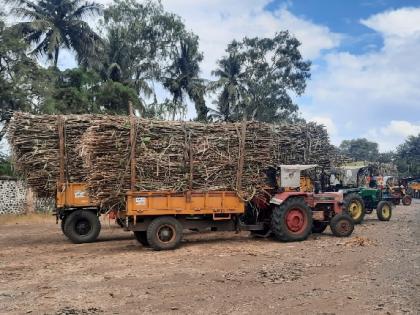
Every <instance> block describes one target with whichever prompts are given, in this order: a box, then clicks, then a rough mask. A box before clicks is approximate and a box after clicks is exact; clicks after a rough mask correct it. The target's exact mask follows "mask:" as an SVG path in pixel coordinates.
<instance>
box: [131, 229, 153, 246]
mask: <svg viewBox="0 0 420 315" xmlns="http://www.w3.org/2000/svg"><path fill="white" fill-rule="evenodd" d="M134 237H135V238H136V240H137V241H138V242H139V243H140V244H141V245H143V246H144V247H150V244H149V241H148V240H147V232H146V231H134Z"/></svg>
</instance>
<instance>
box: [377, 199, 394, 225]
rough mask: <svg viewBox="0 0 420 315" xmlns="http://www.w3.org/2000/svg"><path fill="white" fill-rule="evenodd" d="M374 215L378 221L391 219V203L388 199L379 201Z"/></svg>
mask: <svg viewBox="0 0 420 315" xmlns="http://www.w3.org/2000/svg"><path fill="white" fill-rule="evenodd" d="M376 215H377V216H378V219H379V220H380V221H389V220H391V216H392V204H391V203H390V202H388V201H381V202H380V203H379V204H378V206H377V207H376Z"/></svg>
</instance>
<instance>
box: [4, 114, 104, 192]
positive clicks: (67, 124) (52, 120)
mask: <svg viewBox="0 0 420 315" xmlns="http://www.w3.org/2000/svg"><path fill="white" fill-rule="evenodd" d="M60 117H61V119H62V120H63V121H64V134H65V137H66V143H65V154H66V156H67V158H66V159H65V166H64V170H65V173H66V176H67V178H68V180H69V181H70V182H81V181H84V176H85V175H86V171H85V170H84V169H83V163H82V160H81V158H80V155H79V152H78V150H77V149H76V147H77V145H78V144H79V142H80V140H81V138H82V134H83V133H84V132H85V131H86V129H87V128H88V127H89V126H90V124H91V122H92V121H93V120H94V119H98V117H94V116H91V115H66V116H55V115H31V114H27V113H15V114H14V115H13V118H12V120H11V121H10V124H9V127H8V131H7V136H8V140H9V143H10V147H11V150H12V158H13V159H12V160H13V165H14V168H15V170H16V171H17V172H18V173H20V174H21V175H23V176H24V177H25V178H26V180H27V183H28V184H29V186H31V187H32V188H33V189H34V191H35V192H36V193H37V195H38V196H39V197H54V196H55V192H56V189H57V181H58V178H59V172H60V159H59V156H60V154H59V135H58V122H59V119H60Z"/></svg>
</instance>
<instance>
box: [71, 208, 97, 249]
mask: <svg viewBox="0 0 420 315" xmlns="http://www.w3.org/2000/svg"><path fill="white" fill-rule="evenodd" d="M100 231H101V222H100V221H99V218H98V216H97V215H96V213H94V212H92V211H89V210H76V211H74V212H72V213H70V214H69V215H68V216H67V218H66V220H65V221H64V235H66V236H67V237H68V238H69V239H70V241H72V242H73V243H75V244H81V243H91V242H94V241H96V239H97V238H98V235H99V232H100Z"/></svg>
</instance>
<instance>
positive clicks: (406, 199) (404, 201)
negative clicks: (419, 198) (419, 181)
mask: <svg viewBox="0 0 420 315" xmlns="http://www.w3.org/2000/svg"><path fill="white" fill-rule="evenodd" d="M411 201H412V198H411V196H409V195H405V196H404V197H403V198H402V204H403V205H404V206H409V205H411Z"/></svg>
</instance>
